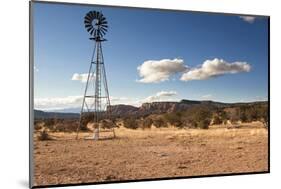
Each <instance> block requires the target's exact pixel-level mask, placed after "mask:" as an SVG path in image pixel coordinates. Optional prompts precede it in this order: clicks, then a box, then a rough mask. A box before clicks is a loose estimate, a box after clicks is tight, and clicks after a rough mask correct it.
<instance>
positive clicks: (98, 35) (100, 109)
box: [76, 11, 115, 140]
mask: <svg viewBox="0 0 281 189" xmlns="http://www.w3.org/2000/svg"><path fill="white" fill-rule="evenodd" d="M84 24H85V28H86V30H87V31H88V32H89V33H90V35H91V38H90V40H92V41H94V51H93V55H92V58H91V63H90V68H89V72H88V75H87V82H86V86H85V91H84V97H83V102H82V107H81V112H80V119H79V125H78V127H77V135H76V139H77V138H78V133H79V131H80V129H81V128H85V127H86V125H85V124H87V123H86V122H85V119H87V120H88V121H90V122H93V130H94V134H93V136H92V137H89V138H88V139H94V140H98V139H99V138H100V132H112V133H113V136H114V137H115V133H114V128H113V127H114V124H113V122H112V121H110V119H109V118H110V116H111V115H110V98H109V93H108V85H107V79H106V72H105V66H104V59H103V52H102V42H104V41H106V39H104V38H103V36H104V35H105V34H106V32H107V29H108V25H107V21H106V18H105V17H104V15H103V14H102V13H101V12H98V11H90V12H88V13H87V14H86V16H85V17H84ZM105 128H106V129H105Z"/></svg>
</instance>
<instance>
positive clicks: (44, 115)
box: [34, 110, 79, 119]
mask: <svg viewBox="0 0 281 189" xmlns="http://www.w3.org/2000/svg"><path fill="white" fill-rule="evenodd" d="M34 118H35V119H42V118H43V119H47V118H61V119H65V118H79V114H77V113H59V112H44V111H41V110H34Z"/></svg>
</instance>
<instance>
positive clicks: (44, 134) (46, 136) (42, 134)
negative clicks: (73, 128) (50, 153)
mask: <svg viewBox="0 0 281 189" xmlns="http://www.w3.org/2000/svg"><path fill="white" fill-rule="evenodd" d="M51 139H52V138H51V137H50V136H49V134H48V132H47V130H45V129H44V130H43V131H41V132H40V133H39V136H38V140H40V141H44V140H51Z"/></svg>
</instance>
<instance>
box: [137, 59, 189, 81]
mask: <svg viewBox="0 0 281 189" xmlns="http://www.w3.org/2000/svg"><path fill="white" fill-rule="evenodd" d="M137 69H138V72H139V76H140V77H141V79H140V80H138V81H139V82H142V83H159V82H162V81H166V80H169V78H170V77H171V76H172V75H174V74H176V73H179V72H184V71H186V70H187V66H185V65H184V61H183V60H182V59H177V58H175V59H173V60H171V59H162V60H147V61H145V62H144V63H143V64H142V65H140V66H138V68H137Z"/></svg>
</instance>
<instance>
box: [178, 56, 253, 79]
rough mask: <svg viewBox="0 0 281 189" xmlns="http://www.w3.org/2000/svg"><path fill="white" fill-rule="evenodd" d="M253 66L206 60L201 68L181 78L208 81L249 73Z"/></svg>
mask: <svg viewBox="0 0 281 189" xmlns="http://www.w3.org/2000/svg"><path fill="white" fill-rule="evenodd" d="M250 70H251V66H250V65H249V64H248V63H246V62H233V63H228V62H226V61H224V60H223V59H217V58H215V59H213V60H206V61H205V62H204V63H203V64H202V65H201V66H200V67H197V68H193V69H191V70H189V71H187V72H185V73H184V74H183V75H182V76H181V78H180V79H181V80H182V81H191V80H206V79H210V78H213V77H217V76H221V75H225V74H236V73H240V72H249V71H250Z"/></svg>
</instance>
